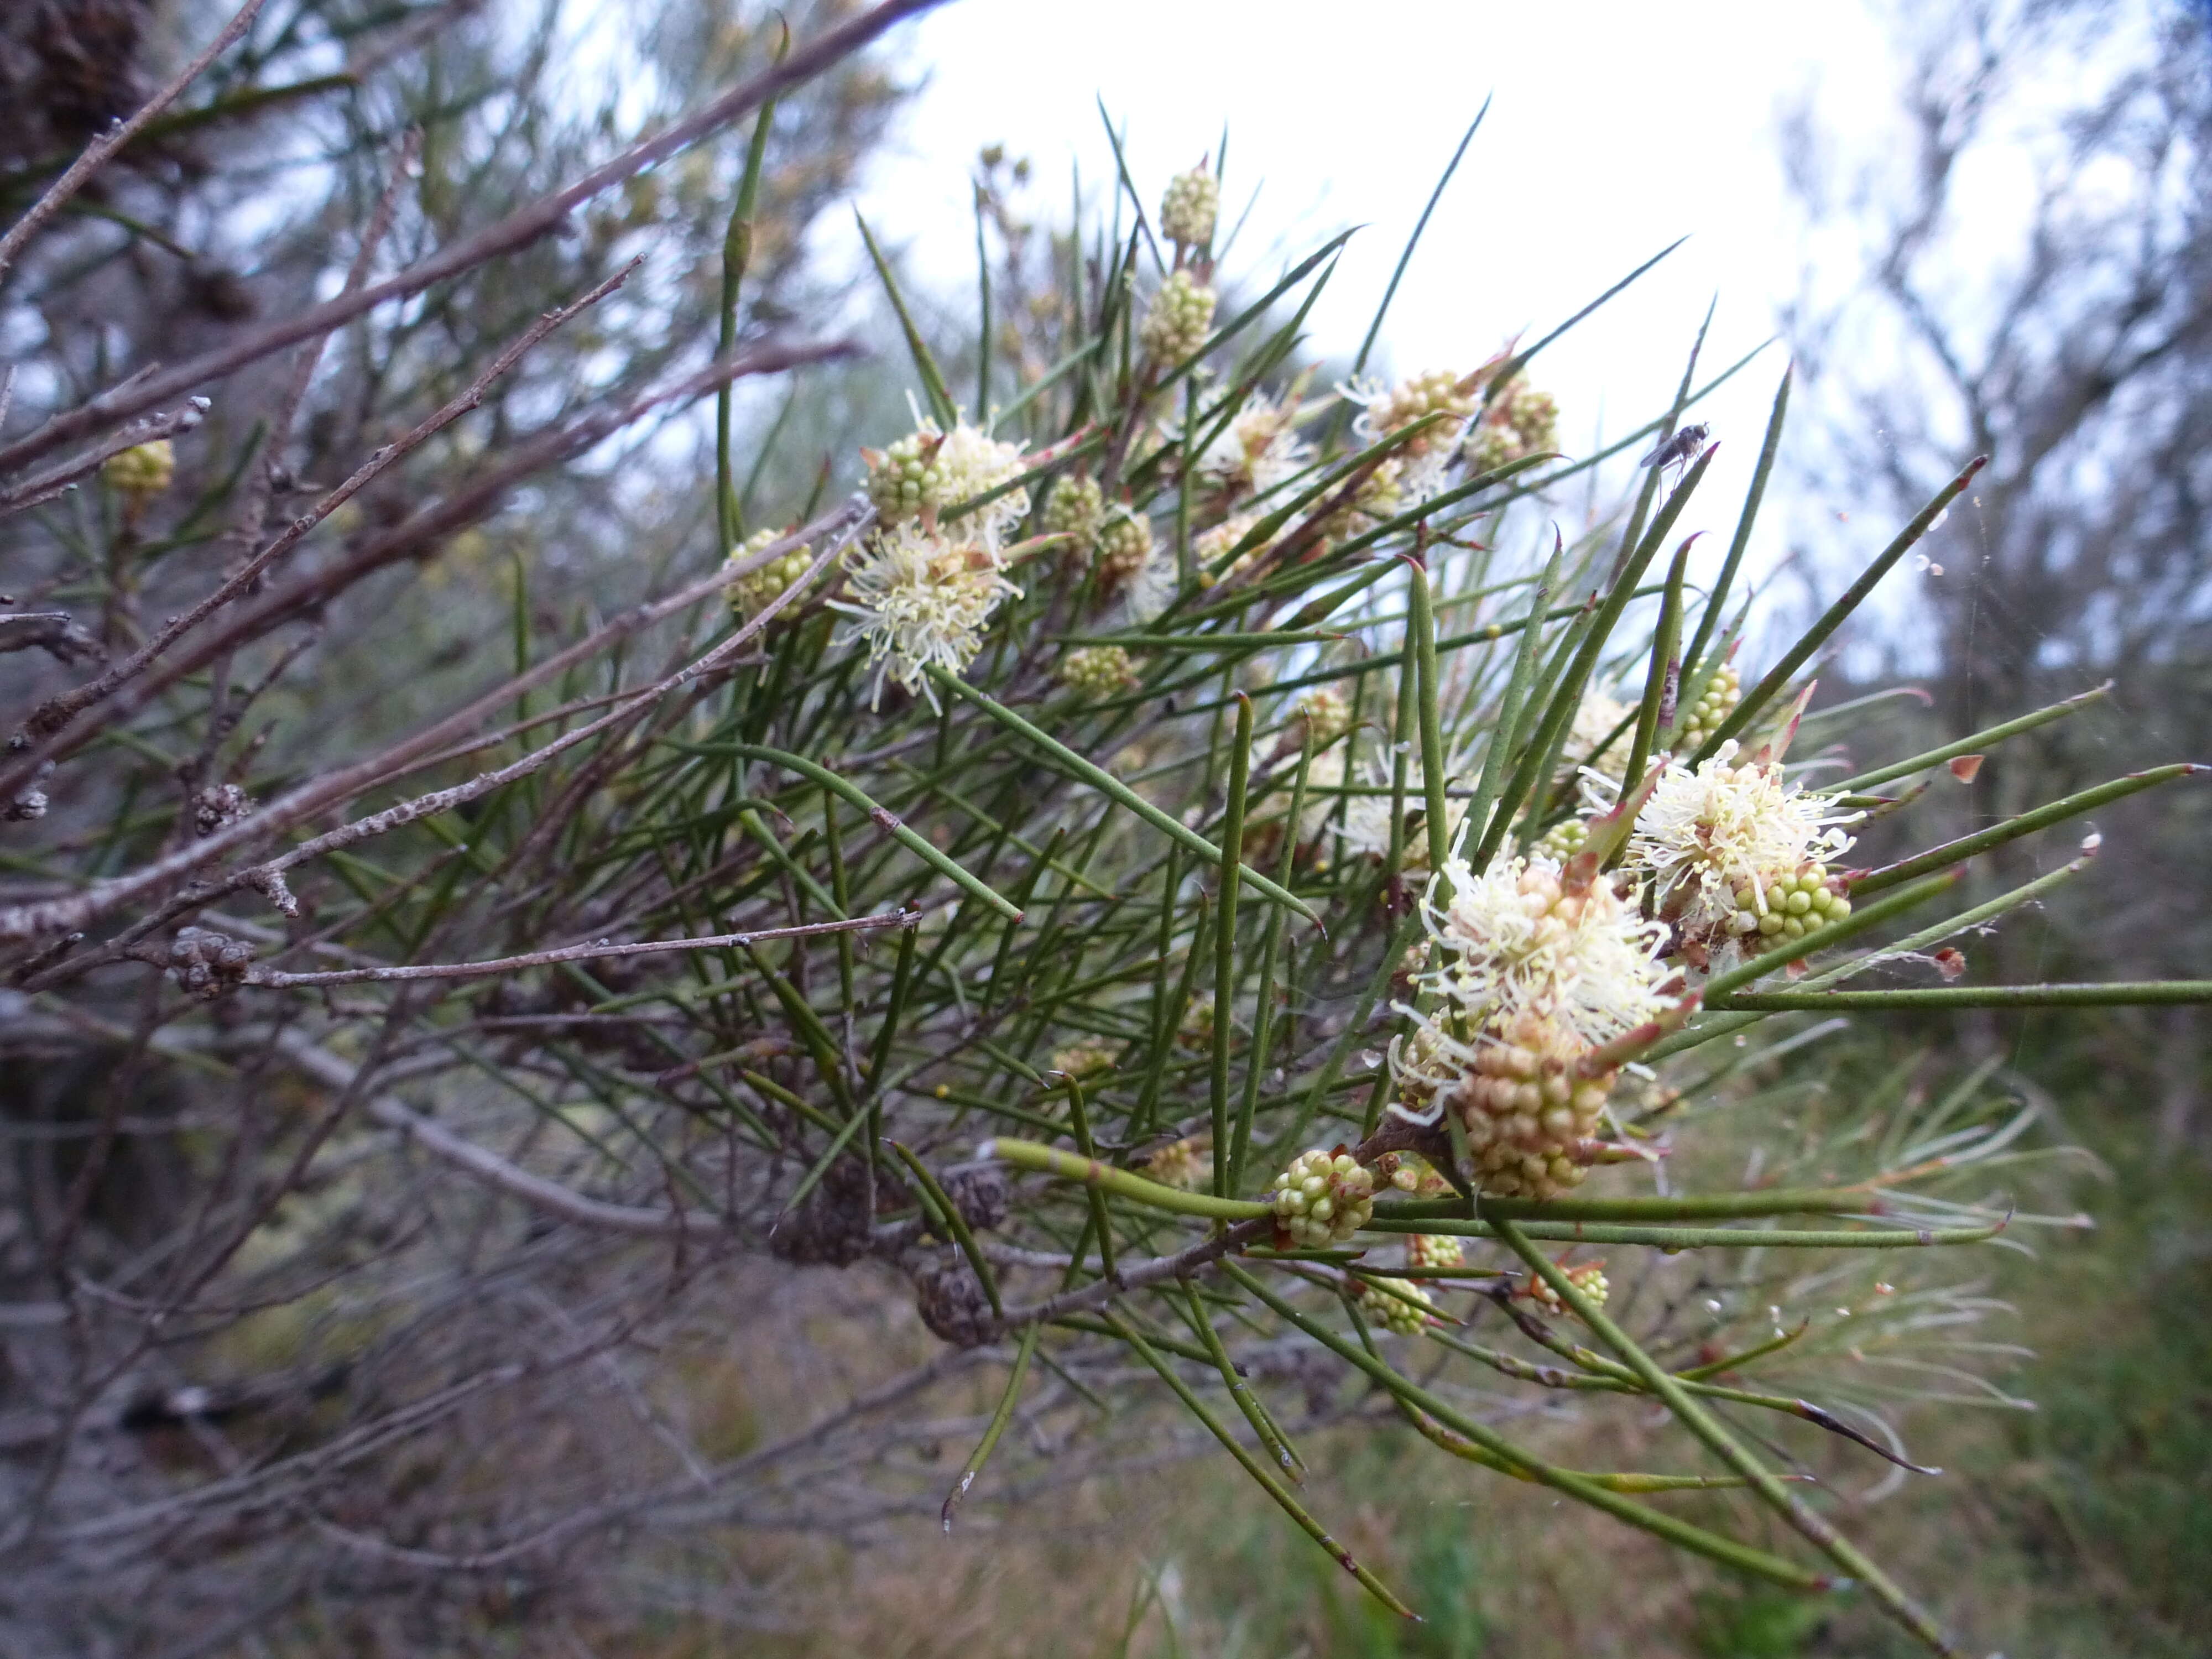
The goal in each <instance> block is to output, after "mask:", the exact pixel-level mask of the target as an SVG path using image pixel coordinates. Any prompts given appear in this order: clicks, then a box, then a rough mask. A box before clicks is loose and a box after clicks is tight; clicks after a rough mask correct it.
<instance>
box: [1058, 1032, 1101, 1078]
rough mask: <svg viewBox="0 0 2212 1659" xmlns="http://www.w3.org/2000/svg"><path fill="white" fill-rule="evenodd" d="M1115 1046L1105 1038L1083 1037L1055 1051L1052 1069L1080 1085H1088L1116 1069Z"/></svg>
mask: <svg viewBox="0 0 2212 1659" xmlns="http://www.w3.org/2000/svg"><path fill="white" fill-rule="evenodd" d="M1114 1053H1115V1044H1114V1043H1113V1042H1109V1041H1108V1040H1107V1039H1106V1038H1104V1037H1103V1036H1081V1037H1078V1038H1077V1039H1076V1040H1075V1041H1074V1042H1071V1043H1069V1044H1068V1045H1067V1047H1066V1048H1060V1049H1055V1050H1054V1053H1053V1056H1052V1069H1053V1070H1054V1071H1055V1072H1065V1073H1066V1074H1067V1075H1068V1076H1070V1077H1072V1078H1073V1079H1075V1080H1076V1081H1077V1082H1079V1083H1087V1082H1089V1081H1090V1080H1091V1079H1092V1078H1094V1077H1098V1076H1102V1075H1103V1074H1104V1073H1108V1072H1110V1071H1112V1070H1113V1069H1114Z"/></svg>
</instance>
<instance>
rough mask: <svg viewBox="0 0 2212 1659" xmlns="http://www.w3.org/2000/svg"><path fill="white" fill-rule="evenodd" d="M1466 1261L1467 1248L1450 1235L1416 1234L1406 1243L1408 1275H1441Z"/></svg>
mask: <svg viewBox="0 0 2212 1659" xmlns="http://www.w3.org/2000/svg"><path fill="white" fill-rule="evenodd" d="M1466 1260H1467V1249H1466V1247H1465V1246H1464V1245H1462V1243H1460V1242H1459V1240H1458V1239H1456V1238H1455V1237H1452V1235H1451V1234H1449V1233H1415V1234H1414V1235H1413V1237H1410V1238H1408V1239H1407V1241H1406V1271H1407V1272H1408V1273H1439V1272H1442V1271H1443V1269H1445V1268H1447V1267H1458V1266H1460V1265H1461V1264H1462V1262H1464V1261H1466Z"/></svg>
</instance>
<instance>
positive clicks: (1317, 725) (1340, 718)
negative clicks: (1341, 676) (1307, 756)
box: [1297, 685, 1352, 749]
mask: <svg viewBox="0 0 2212 1659" xmlns="http://www.w3.org/2000/svg"><path fill="white" fill-rule="evenodd" d="M1297 719H1298V720H1299V722H1300V724H1302V725H1303V726H1304V727H1305V732H1304V734H1303V735H1304V736H1309V737H1310V738H1313V746H1314V747H1315V748H1316V749H1326V748H1328V746H1329V744H1333V743H1334V742H1335V741H1336V740H1337V739H1338V738H1340V737H1342V736H1343V735H1344V734H1345V733H1346V732H1349V731H1350V730H1352V705H1351V704H1350V703H1348V702H1346V701H1345V700H1344V694H1343V693H1341V692H1340V691H1332V690H1329V689H1328V687H1327V686H1325V685H1320V686H1316V687H1315V688H1314V689H1313V690H1310V691H1309V692H1307V693H1306V694H1305V696H1302V697H1300V698H1299V699H1298V711H1297Z"/></svg>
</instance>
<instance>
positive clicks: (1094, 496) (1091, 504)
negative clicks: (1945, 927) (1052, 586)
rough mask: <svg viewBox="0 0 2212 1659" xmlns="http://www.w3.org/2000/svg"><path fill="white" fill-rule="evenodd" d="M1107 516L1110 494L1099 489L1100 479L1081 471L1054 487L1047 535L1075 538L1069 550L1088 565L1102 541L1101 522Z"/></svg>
mask: <svg viewBox="0 0 2212 1659" xmlns="http://www.w3.org/2000/svg"><path fill="white" fill-rule="evenodd" d="M1105 516H1106V492H1105V491H1104V490H1103V489H1100V488H1099V486H1098V480H1097V479H1096V478H1094V477H1091V475H1090V474H1088V473H1085V472H1079V473H1077V474H1076V475H1075V476H1074V477H1069V478H1062V479H1061V480H1060V482H1059V483H1056V484H1054V486H1053V487H1052V496H1051V499H1050V500H1048V501H1046V502H1045V504H1044V529H1045V533H1046V534H1048V535H1067V536H1073V537H1074V538H1075V539H1074V541H1073V542H1072V543H1070V544H1068V545H1069V550H1070V551H1071V552H1073V554H1074V555H1075V556H1076V557H1077V558H1078V559H1079V560H1082V561H1085V562H1087V561H1088V560H1089V559H1090V557H1091V553H1092V551H1093V550H1094V549H1095V546H1096V544H1097V539H1098V526H1099V521H1100V520H1103V519H1104V518H1105Z"/></svg>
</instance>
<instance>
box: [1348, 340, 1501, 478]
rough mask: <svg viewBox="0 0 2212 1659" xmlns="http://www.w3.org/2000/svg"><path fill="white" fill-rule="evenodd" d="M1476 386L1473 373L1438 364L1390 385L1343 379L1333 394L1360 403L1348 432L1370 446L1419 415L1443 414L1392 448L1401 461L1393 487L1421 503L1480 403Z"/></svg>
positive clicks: (1414, 420)
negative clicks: (1354, 434) (1465, 372)
mask: <svg viewBox="0 0 2212 1659" xmlns="http://www.w3.org/2000/svg"><path fill="white" fill-rule="evenodd" d="M1480 384H1481V380H1480V374H1479V373H1478V374H1470V375H1464V376H1462V375H1459V374H1453V373H1452V371H1451V370H1449V369H1448V368H1438V369H1431V370H1430V371H1429V372H1428V373H1427V374H1416V375H1414V376H1413V378H1412V379H1411V380H1403V381H1401V382H1400V383H1399V384H1398V385H1396V386H1385V385H1383V383H1382V382H1380V381H1361V380H1347V381H1346V382H1345V383H1344V384H1343V385H1341V386H1338V387H1337V392H1338V395H1339V396H1340V397H1342V398H1345V399H1346V401H1348V402H1351V403H1355V404H1359V405H1360V415H1359V418H1358V420H1356V421H1354V422H1352V430H1353V431H1354V432H1356V433H1358V435H1359V436H1361V437H1362V438H1364V439H1365V440H1366V441H1368V442H1369V443H1370V444H1371V443H1374V442H1376V441H1378V440H1380V439H1383V438H1387V437H1389V435H1391V434H1392V433H1394V432H1397V431H1400V430H1401V429H1403V428H1406V427H1408V426H1411V425H1412V424H1413V422H1416V421H1418V420H1419V419H1420V418H1421V417H1422V416H1425V415H1434V414H1442V415H1443V416H1445V417H1446V418H1445V419H1443V420H1441V421H1437V422H1433V423H1431V425H1430V426H1428V427H1426V428H1424V429H1423V430H1422V432H1421V433H1420V435H1419V436H1418V437H1415V438H1413V439H1410V440H1408V441H1407V443H1406V444H1405V446H1404V447H1402V448H1400V449H1397V450H1395V451H1394V452H1392V454H1393V459H1396V460H1398V461H1400V462H1401V463H1402V465H1403V468H1404V470H1403V471H1402V472H1401V474H1400V475H1399V477H1398V480H1397V483H1398V488H1399V489H1401V491H1402V492H1404V493H1405V494H1406V495H1410V496H1411V497H1412V498H1413V500H1415V501H1425V500H1426V499H1427V498H1428V497H1429V496H1431V495H1434V494H1436V492H1437V488H1438V487H1439V486H1440V485H1442V483H1443V477H1444V471H1445V469H1446V468H1447V467H1449V465H1451V461H1452V458H1453V456H1454V455H1455V454H1456V453H1458V450H1459V446H1460V441H1461V440H1462V438H1463V437H1464V436H1465V435H1466V434H1467V429H1468V421H1469V420H1470V419H1471V418H1472V417H1473V416H1474V412H1475V411H1476V410H1478V409H1480V408H1481V406H1482V398H1481V395H1480V392H1479V391H1478V390H1477V388H1478V387H1479V386H1480Z"/></svg>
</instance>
